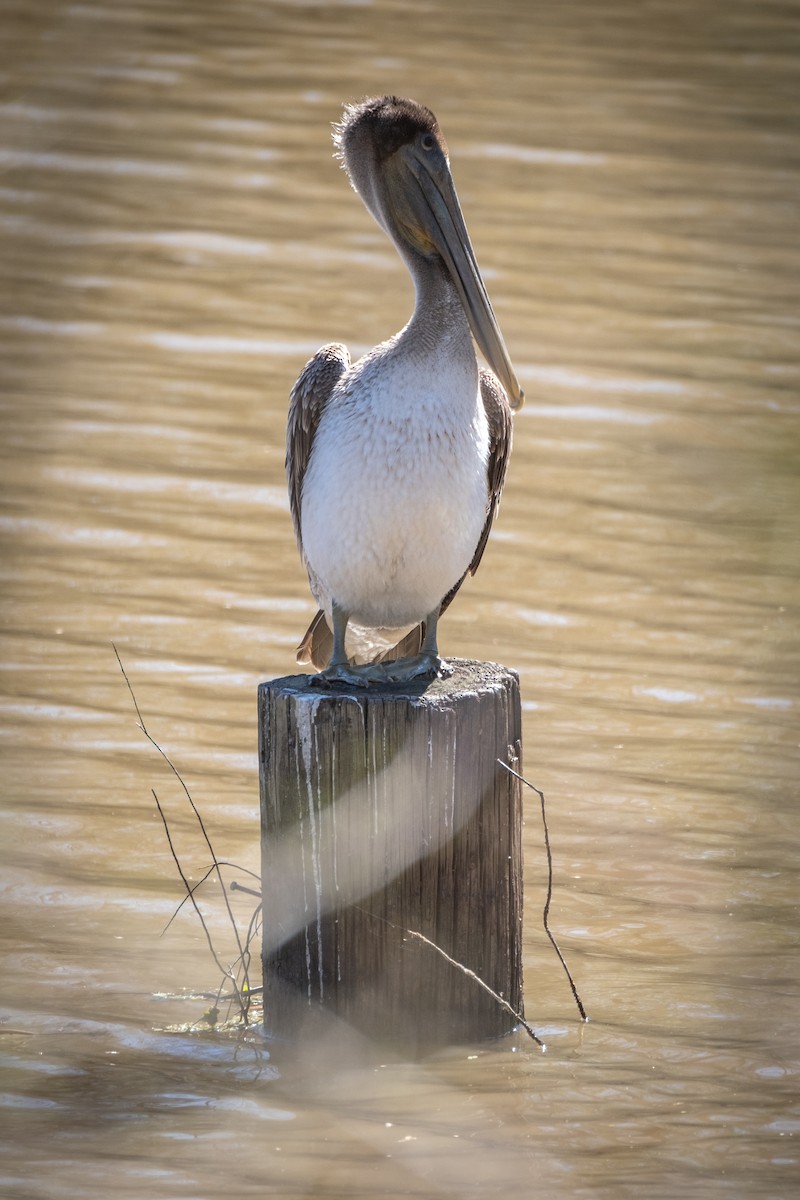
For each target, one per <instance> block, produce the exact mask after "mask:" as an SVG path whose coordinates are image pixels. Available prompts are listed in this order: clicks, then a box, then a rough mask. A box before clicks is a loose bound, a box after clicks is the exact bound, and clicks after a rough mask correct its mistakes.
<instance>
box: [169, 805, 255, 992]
mask: <svg viewBox="0 0 800 1200" xmlns="http://www.w3.org/2000/svg"><path fill="white" fill-rule="evenodd" d="M150 790H151V791H152V793H153V799H154V800H155V802H156V808H157V809H158V815H159V816H160V817H161V821H162V824H163V826H164V832H165V833H166V835H167V843H168V845H169V849H170V853H171V854H172V857H173V859H174V861H175V866H176V867H177V868H178V874H179V875H180V877H181V879H182V880H183V886H184V887H185V888H186V891H187V892H188V897H189V899H190V900H191V902H192V907H193V908H194V911H195V912H196V913H197V916H198V918H199V920H200V924H201V925H202V927H203V933H204V934H205V935H206V941H207V942H208V948H209V950H210V951H211V957H212V958H213V959H214V962H215V963H216V964H217V967H218V968H219V970H220V971H221V973H222V974H223V975H224V976H225V978H226V979H229V980H230V981H231V983H232V984H233V988H234V991H235V993H236V998H237V1000H238V1001H239V1005H240V1007H241V1008H242V1011H243V1012H244V1005H243V1003H242V999H241V996H240V995H239V988H238V986H237V983H236V979H235V978H234V975H233V973H232V971H230V970H227V971H226V970H225V968H224V967H223V965H222V963H221V962H220V960H219V958H218V957H217V952H216V950H215V949H214V943H213V942H212V941H211V934H210V933H209V932H208V926H207V925H206V923H205V920H204V918H203V914H202V913H201V912H200V909H199V907H198V905H197V901H196V900H195V898H194V891H193V890H192V888H191V887H190V886H189V880H188V879H187V878H186V876H185V875H184V873H183V867H182V866H181V864H180V860H179V858H178V855H177V854H176V853H175V847H174V846H173V844H172V838H171V836H170V832H169V825H168V824H167V818H166V817H165V816H164V810H163V808H162V807H161V805H160V803H159V800H158V796H157V795H156V792H155V788H151V789H150Z"/></svg>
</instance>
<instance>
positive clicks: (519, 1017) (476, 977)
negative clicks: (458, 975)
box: [404, 929, 547, 1050]
mask: <svg viewBox="0 0 800 1200" xmlns="http://www.w3.org/2000/svg"><path fill="white" fill-rule="evenodd" d="M404 932H405V933H407V934H408V936H409V937H413V938H417V940H418V941H420V942H424V943H425V945H426V946H430V948H431V949H432V950H435V951H436V953H437V954H441V956H442V958H443V959H444V960H445V962H449V963H450V965H451V967H456V968H457V970H459V971H461V972H462V974H464V975H468V976H469V977H470V979H474V980H475V982H476V983H477V984H478V986H479V987H482V988H483V990H484V991H485V992H488V993H489V995H490V996H491V997H492V999H493V1000H496V1001H497V1003H498V1004H499V1005H500V1007H501V1008H504V1009H505V1011H506V1012H507V1013H509V1014H510V1015H511V1016H512V1017H513V1018H514V1020H515V1021H517V1022H519V1024H520V1025H521V1026H522V1028H523V1029H524V1030H525V1032H526V1033H527V1034H528V1036H529V1037H532V1038H533V1040H534V1041H535V1042H536V1045H537V1046H541V1047H542V1049H543V1050H546V1049H547V1046H545V1044H544V1042H543V1041H542V1039H541V1038H540V1037H538V1036H537V1034H535V1033H534V1031H533V1030H532V1029H531V1027H530V1025H529V1024H528V1022H527V1021H526V1020H525V1018H524V1017H523V1016H522V1015H521V1014H520V1013H518V1012H517V1011H516V1009H514V1008H512V1007H511V1005H510V1004H509V1003H508V1001H507V1000H504V999H503V997H502V996H501V995H499V994H498V993H497V992H495V991H494V990H493V989H492V988H490V987H489V985H488V983H484V981H483V980H482V979H481V977H480V975H476V974H475V972H474V971H471V970H470V968H469V967H465V966H464V964H463V963H460V962H457V961H456V959H454V958H451V957H450V955H449V954H447V953H446V951H444V950H443V949H442V948H441V946H437V945H436V943H435V942H432V941H431V939H430V938H426V937H425V935H424V934H422V933H418V932H417V931H416V929H406V930H405V931H404Z"/></svg>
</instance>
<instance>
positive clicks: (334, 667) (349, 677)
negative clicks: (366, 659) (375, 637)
mask: <svg viewBox="0 0 800 1200" xmlns="http://www.w3.org/2000/svg"><path fill="white" fill-rule="evenodd" d="M386 681H387V675H386V668H385V667H384V666H383V665H382V664H381V663H366V664H365V665H364V666H350V664H349V663H331V664H330V665H329V666H327V667H326V668H325V670H324V671H320V673H319V675H312V676H311V680H310V683H311V686H312V687H318V688H326V687H330V686H331V685H334V686H335V685H336V684H337V683H339V684H343V685H344V686H346V687H357V688H368V687H375V686H376V685H378V684H382V683H386Z"/></svg>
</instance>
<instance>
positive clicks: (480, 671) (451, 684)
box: [259, 658, 519, 705]
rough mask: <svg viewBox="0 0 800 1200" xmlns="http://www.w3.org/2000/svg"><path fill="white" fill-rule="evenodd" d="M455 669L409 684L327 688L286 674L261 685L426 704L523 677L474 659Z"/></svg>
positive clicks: (454, 663)
mask: <svg viewBox="0 0 800 1200" xmlns="http://www.w3.org/2000/svg"><path fill="white" fill-rule="evenodd" d="M447 661H448V663H449V665H450V666H451V667H452V668H453V673H452V675H448V676H447V678H446V679H415V680H411V681H410V682H406V683H380V684H374V683H373V684H370V685H369V686H368V687H356V686H353V685H352V684H344V683H335V684H332V685H328V686H326V687H323V686H320V684H318V683H312V680H314V679H316V678H317V676H315V675H283V676H281V677H280V678H279V679H270V680H266V681H265V682H263V683H261V684H259V691H262V690H267V691H270V692H273V693H279V694H283V695H290V694H291V695H293V696H295V697H296V698H300V697H301V696H308V697H309V698H314V699H322V698H325V699H329V700H331V699H333V700H335V699H339V698H342V697H347V698H348V699H351V700H366V701H369V700H370V699H378V698H380V699H382V700H389V699H391V700H399V699H406V700H410V701H417V702H421V703H425V704H432V705H438V704H447V703H452V702H453V701H454V700H456V699H457V698H458V697H459V696H463V695H467V694H470V693H471V694H473V695H477V694H480V693H481V692H491V691H494V690H495V689H497V688H498V687H501V688H508V687H509V686H514V685H517V686H518V685H519V675H518V673H517V672H516V671H514V670H512V669H511V668H510V667H505V666H503V665H502V663H494V662H479V661H478V660H477V659H472V658H448V660H447Z"/></svg>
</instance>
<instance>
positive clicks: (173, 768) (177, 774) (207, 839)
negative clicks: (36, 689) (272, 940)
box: [111, 642, 250, 1003]
mask: <svg viewBox="0 0 800 1200" xmlns="http://www.w3.org/2000/svg"><path fill="white" fill-rule="evenodd" d="M111 647H112V649H113V651H114V654H115V656H116V659H117V662H118V663H119V669H120V671H121V672H122V678H123V679H124V680H125V683H126V684H127V687H128V691H129V692H130V696H131V700H132V701H133V707H134V708H135V709H136V716H137V717H138V719H139V728H140V729H141V731H142V733H143V734H144V736H145V737H146V738H147V740H148V742H150V744H151V745H152V746H154V747H155V749H156V750H157V751H158V753H159V754H160V755H161V757H162V758H163V759H164V761H165V762H166V764H167V766H168V767H169V769H170V770H171V771H172V773H173V775H174V776H175V778H176V779H177V780H178V783H179V784H180V785H181V787H182V788H183V792H184V795H185V796H186V799H187V800H188V801H189V804H190V806H191V809H192V812H193V813H194V815H195V817H196V818H197V823H198V825H199V826H200V830H201V832H202V834H203V837H204V839H205V843H206V845H207V846H208V850H209V853H210V854H211V859H212V862H213V864H214V868H216V872H217V879H218V880H219V886H220V889H221V891H222V897H223V900H224V902H225V908H226V910H227V913H228V919H229V921H230V923H231V928H232V929H233V934H234V937H235V938H236V946H237V949H238V951H239V958H240V959H241V960H242V961H244V948H243V946H242V941H241V938H240V936H239V929H238V926H237V924H236V920H235V918H234V915H233V910H232V909H231V904H230V900H229V898H228V893H227V890H226V888H225V883H224V881H223V878H222V872H221V871H220V869H219V868H220V863H219V861H218V860H217V856H216V854H215V853H214V847H213V846H212V844H211V839H210V837H209V836H208V831H207V830H206V827H205V823H204V821H203V818H202V816H201V815H200V811H199V809H198V807H197V805H196V804H195V802H194V800H193V799H192V797H191V793H190V792H189V789H188V787H187V786H186V783H185V782H184V779H183V776H182V775H181V773H180V771H179V770H178V768H177V767H176V766H175V764H174V763H173V762H172V759H171V758H170V757H169V755H168V754H167V753H166V751H164V750H162V748H161V746H159V744H158V742H157V741H156V740H155V738H154V737H153V736H152V734H151V733H150V731H149V730H148V728H147V726H146V725H145V722H144V717H143V716H142V713H141V710H140V708H139V705H138V702H137V700H136V695H135V693H134V690H133V686H132V684H131V681H130V679H129V678H128V674H127V672H126V670H125V668H124V666H123V665H122V659H121V658H120V656H119V651H118V650H117V647H116V646H115V645H114V643H113V642H112V643H111ZM153 795H154V796H155V792H154V793H153ZM156 804H158V800H157V799H156ZM158 811H159V813H161V820H162V821H163V822H164V828H165V829H166V830H167V838H168V840H169V830H168V829H167V822H166V819H165V817H164V813H163V811H162V809H161V805H160V804H159V805H158ZM170 850H172V856H173V858H174V859H175V862H176V864H177V862H178V859H177V855H176V854H175V851H174V848H173V846H172V842H171V840H170ZM178 869H179V871H180V865H178ZM180 873H181V878H182V879H183V880H184V883H185V884H186V887H187V891H189V893H190V894H191V888H189V886H188V882H187V880H186V877H185V876H184V874H183V871H181V872H180ZM192 903H193V904H194V898H193V897H192ZM194 907H195V910H196V911H197V913H198V916H199V915H200V910H199V909H198V908H197V905H196V904H194ZM201 920H202V918H201ZM203 928H204V929H205V925H204V926H203ZM206 937H207V938H208V940H209V946H210V948H211V951H212V954H213V955H214V960H215V962H217V964H218V965H219V959H218V958H217V956H216V954H215V953H214V950H213V947H211V939H210V938H209V937H208V930H206ZM223 974H224V975H225V976H226V978H229V979H232V977H231V976H230V975H229V973H228V972H227V971H223ZM232 982H233V984H234V987H235V986H236V983H235V980H232ZM245 984H246V985H247V988H248V990H249V986H250V981H249V978H248V976H247V969H246V967H245ZM240 1003H241V1001H240Z"/></svg>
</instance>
